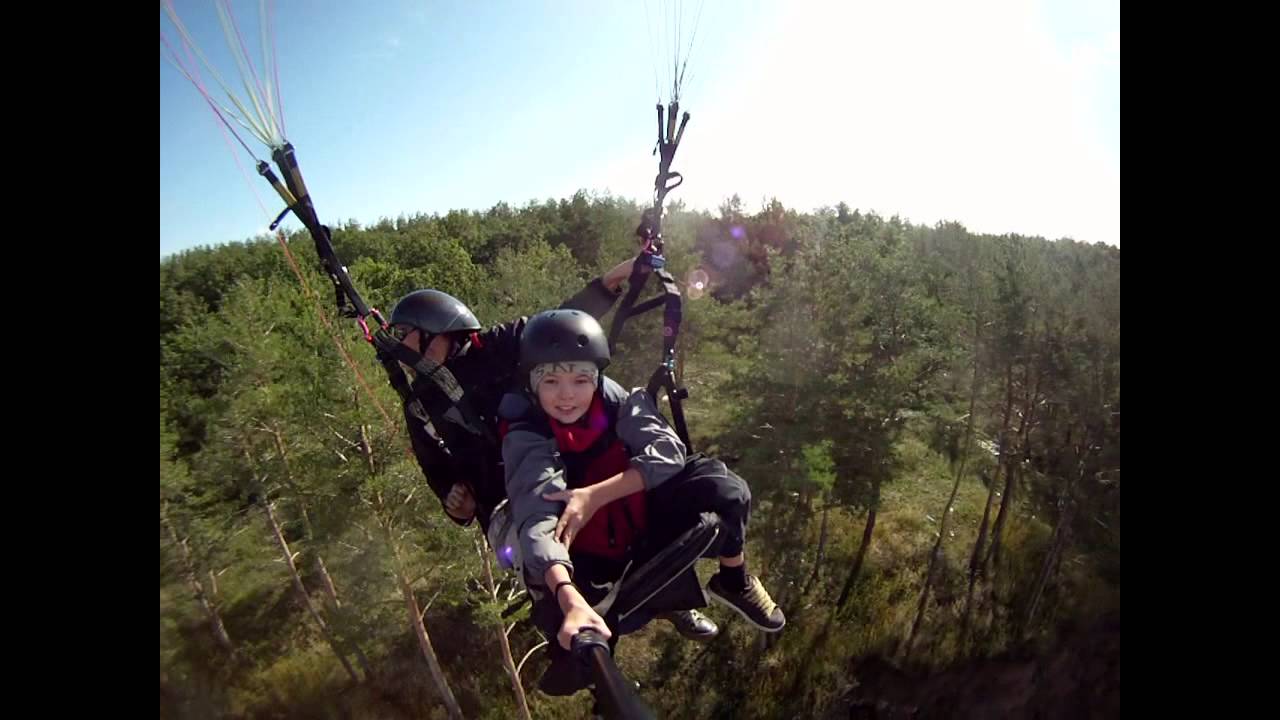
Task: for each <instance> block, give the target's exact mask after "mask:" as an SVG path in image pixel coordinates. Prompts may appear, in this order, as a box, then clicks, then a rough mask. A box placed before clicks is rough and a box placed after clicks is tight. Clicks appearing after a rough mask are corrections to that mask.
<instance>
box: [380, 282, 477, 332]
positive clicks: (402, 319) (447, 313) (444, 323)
mask: <svg viewBox="0 0 1280 720" xmlns="http://www.w3.org/2000/svg"><path fill="white" fill-rule="evenodd" d="M391 324H392V325H410V326H412V327H416V328H418V329H419V330H421V331H422V332H424V333H427V334H428V335H432V336H434V335H440V334H443V333H454V332H474V331H476V330H479V329H480V322H479V321H478V320H476V316H475V315H474V314H473V313H472V312H471V311H470V310H469V309H467V306H466V305H463V304H462V303H461V302H459V301H458V299H457V298H455V297H454V296H452V295H450V294H449V293H443V292H440V291H439V290H417V291H415V292H411V293H409V294H408V295H405V296H404V297H402V298H400V302H398V303H396V306H395V309H394V310H392V311H391Z"/></svg>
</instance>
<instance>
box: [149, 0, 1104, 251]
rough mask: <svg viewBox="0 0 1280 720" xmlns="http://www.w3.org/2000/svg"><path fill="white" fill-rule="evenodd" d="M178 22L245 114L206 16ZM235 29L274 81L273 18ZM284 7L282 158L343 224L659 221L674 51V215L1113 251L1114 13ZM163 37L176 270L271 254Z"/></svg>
mask: <svg viewBox="0 0 1280 720" xmlns="http://www.w3.org/2000/svg"><path fill="white" fill-rule="evenodd" d="M173 3H174V4H173V7H174V9H175V10H176V12H177V14H178V16H179V17H180V18H181V20H182V21H183V23H184V24H185V25H186V27H187V28H188V30H189V31H190V33H191V37H192V38H193V40H194V41H195V44H196V46H197V47H199V49H200V50H201V51H202V52H203V53H204V54H205V56H206V57H207V58H208V60H209V62H210V63H211V64H212V65H213V66H214V68H215V69H216V70H217V71H218V73H219V74H221V76H222V78H223V79H224V80H226V81H227V82H228V84H229V85H230V87H231V88H232V90H233V91H234V92H235V94H236V96H237V98H238V99H240V100H241V101H242V102H243V101H245V100H246V99H247V98H248V95H247V94H246V93H245V92H244V91H243V87H242V85H241V81H240V74H239V72H238V70H237V66H236V63H235V61H234V60H233V57H232V55H231V53H230V52H229V51H228V50H227V43H226V40H225V37H224V35H223V30H222V26H221V25H220V23H219V21H218V15H217V12H216V10H215V7H214V5H213V4H212V3H211V2H208V1H207V0H173ZM230 7H231V9H232V15H233V16H234V18H235V21H236V26H237V27H238V28H239V31H240V37H241V38H243V41H244V43H245V47H246V48H247V49H248V51H249V55H250V59H251V61H252V62H253V63H254V64H255V70H261V69H262V67H263V65H262V63H261V59H262V53H261V41H260V38H261V31H262V29H263V23H262V22H261V20H260V17H261V16H260V13H259V3H258V2H256V1H255V2H249V1H248V0H231V3H230ZM268 7H269V8H270V13H269V16H268V17H269V23H268V25H269V26H270V30H271V32H270V33H269V35H268V36H269V38H270V39H271V44H273V45H274V48H275V53H276V65H277V68H278V85H279V88H280V99H281V106H282V108H283V111H282V113H280V114H281V115H282V118H283V125H284V136H285V137H286V138H287V139H288V140H289V141H290V142H292V143H293V145H294V147H295V149H296V153H297V157H298V161H299V163H300V166H301V168H302V171H303V174H304V177H305V179H306V183H307V186H308V188H309V190H310V192H311V195H312V197H313V199H314V201H315V204H316V207H317V210H318V211H319V214H320V217H321V219H322V221H324V222H326V223H328V224H338V223H341V222H346V221H349V220H355V221H358V222H360V223H361V224H364V225H369V224H373V223H375V222H377V221H378V220H379V219H381V218H395V217H397V216H400V215H406V216H408V215H413V214H416V213H428V214H430V213H445V212H448V211H449V210H451V209H464V208H465V209H471V210H485V209H488V208H490V207H493V206H494V205H496V204H497V203H499V202H507V203H509V204H511V205H513V206H519V205H523V204H525V203H527V202H529V201H543V200H546V199H549V198H556V199H559V198H567V197H570V196H571V195H572V194H573V193H574V192H576V191H578V190H580V189H581V190H587V191H594V192H610V193H613V194H615V195H621V196H623V197H628V198H632V199H635V200H638V201H641V202H650V201H651V194H652V185H653V177H654V174H655V173H656V171H657V159H656V158H655V157H653V156H652V155H651V152H652V150H653V145H654V142H655V140H656V137H657V122H656V112H655V110H654V105H655V103H656V102H658V101H659V100H661V101H662V102H666V101H668V100H669V98H670V94H671V93H670V75H671V65H672V58H673V55H674V54H675V53H674V52H673V49H672V48H673V47H674V46H675V45H676V44H677V43H676V40H677V39H678V40H679V42H678V45H679V48H680V49H679V57H680V58H682V59H684V58H687V64H686V65H685V66H684V67H685V68H686V69H685V75H684V83H683V85H682V89H681V94H680V100H681V103H680V104H681V110H687V111H689V112H690V114H691V116H692V119H691V120H690V121H689V126H688V129H687V130H686V132H685V135H684V138H683V140H682V142H681V144H680V148H679V151H678V153H677V155H676V159H675V162H674V163H673V165H672V168H673V169H674V170H678V171H679V172H681V173H682V174H683V175H684V177H685V182H684V184H683V185H681V186H680V187H679V188H678V189H677V190H675V191H673V192H672V193H671V195H670V196H669V197H668V200H675V199H679V200H683V201H684V202H685V203H686V205H687V206H688V207H691V208H695V209H705V210H710V211H713V212H714V211H715V210H716V208H717V207H719V206H720V205H721V204H722V203H723V202H724V201H725V200H726V199H727V198H729V197H730V196H732V195H734V194H737V195H739V196H740V197H741V199H742V201H743V204H744V206H745V208H746V209H747V210H748V211H754V210H757V209H759V208H760V207H761V206H762V205H764V204H766V203H767V202H768V201H769V200H770V199H772V198H776V199H777V200H779V201H780V202H782V203H783V205H785V206H786V207H788V208H794V209H797V210H800V211H804V212H808V211H813V210H815V209H818V208H821V207H824V206H834V205H836V204H837V203H839V202H842V201H843V202H845V203H847V204H848V205H849V206H850V207H853V208H858V209H861V210H863V211H874V212H876V213H879V214H880V215H882V216H886V217H887V216H891V215H898V216H900V217H902V218H904V219H906V220H909V221H910V222H913V223H916V224H924V225H933V224H935V223H937V222H943V221H954V222H959V223H961V224H963V225H964V226H965V227H967V228H968V229H969V230H970V231H972V232H978V233H993V234H1001V233H1018V234H1021V235H1028V236H1036V235H1038V236H1042V237H1045V238H1048V239H1051V240H1052V239H1058V238H1064V237H1069V238H1073V239H1075V240H1080V241H1083V242H1090V243H1092V242H1104V243H1108V244H1111V245H1116V246H1118V245H1119V244H1120V7H1119V0H969V1H966V2H954V1H952V2H946V1H940V0H883V1H882V0H874V1H872V0H842V1H840V2H830V3H826V2H816V1H804V0H792V1H791V2H772V1H766V0H742V1H737V2H725V1H723V0H705V1H704V0H681V1H679V2H677V0H632V1H629V2H621V1H613V0H593V1H591V2H588V1H586V0H561V1H559V2H551V1H549V0H548V1H546V2H535V1H533V0H528V1H523V2H516V1H515V0H486V1H485V2H461V1H457V2H443V1H440V0H431V1H429V2H428V1H424V0H383V1H382V2H378V3H351V2H346V1H344V0H277V2H274V3H271V4H270V5H269V6H268ZM695 28H696V32H695ZM160 29H161V37H162V43H161V59H160V255H161V257H164V256H165V255H168V254H171V253H174V252H178V251H181V250H184V249H187V248H190V247H194V246H197V245H214V244H220V243H225V242H232V241H240V240H244V239H247V238H250V237H253V236H256V235H258V234H261V233H263V232H266V229H267V225H268V224H269V222H270V220H271V219H272V218H274V216H275V215H276V213H277V212H278V211H279V210H280V209H282V208H283V204H282V202H281V201H280V199H279V198H278V197H277V196H276V195H275V193H274V192H273V191H272V190H271V188H270V187H269V186H268V185H267V184H266V182H264V181H263V180H262V179H261V178H260V177H258V175H257V173H256V172H255V171H254V169H253V160H252V159H251V158H250V157H249V154H248V153H247V152H246V151H245V150H244V148H242V147H240V145H239V144H238V143H237V141H236V140H234V139H231V138H230V136H228V135H226V134H225V133H223V132H222V131H221V130H220V129H219V128H220V127H221V125H222V124H221V122H220V121H219V120H218V119H217V118H216V116H215V115H214V114H213V112H211V110H210V109H209V106H208V104H207V103H206V102H205V100H204V99H203V98H202V96H201V95H200V93H199V92H198V91H197V89H196V88H195V86H194V85H192V84H191V83H190V82H189V81H188V80H187V79H186V78H185V77H183V76H182V75H181V74H180V73H179V72H178V71H177V70H176V69H175V68H174V66H173V65H172V64H171V63H170V62H169V61H168V60H166V55H167V52H166V50H165V45H164V42H163V41H164V40H167V41H168V43H169V44H170V46H171V47H173V48H174V49H176V50H177V51H178V52H179V53H184V51H183V50H182V43H181V36H180V35H179V33H178V32H177V30H176V29H175V27H174V25H173V24H172V23H171V21H170V20H169V18H168V16H167V15H166V14H165V13H164V12H163V11H162V12H161V23H160ZM677 30H678V32H677ZM182 59H183V61H184V62H190V60H188V58H187V57H186V56H185V55H183V56H182ZM196 67H197V68H198V69H199V71H200V73H201V75H202V77H203V79H204V82H205V85H206V87H207V88H208V89H209V91H210V94H211V95H212V96H213V97H214V99H215V100H217V101H218V102H220V103H222V104H227V105H229V104H230V102H229V101H228V100H227V99H226V95H225V94H224V93H223V92H222V91H221V90H220V89H219V88H218V86H217V84H216V83H215V82H214V80H213V79H212V76H211V74H210V73H209V71H208V70H207V69H206V67H205V66H203V65H197V66H196ZM233 125H234V123H233ZM236 129H237V130H238V131H239V135H240V137H241V138H243V140H244V142H245V143H246V144H247V145H248V146H249V148H250V149H251V150H252V151H253V153H254V155H255V156H257V157H259V158H269V154H270V151H269V149H268V148H266V147H265V146H264V145H262V144H261V143H260V142H258V141H257V140H256V139H254V138H253V137H252V136H251V135H250V134H249V133H248V132H246V131H244V130H243V129H242V128H240V127H239V126H236ZM237 163H239V164H237ZM286 223H287V224H286V227H291V228H296V227H298V224H297V221H296V220H294V219H292V218H290V219H289V220H287V221H286Z"/></svg>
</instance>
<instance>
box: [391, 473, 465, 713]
mask: <svg viewBox="0 0 1280 720" xmlns="http://www.w3.org/2000/svg"><path fill="white" fill-rule="evenodd" d="M378 505H379V509H380V510H384V511H385V507H386V506H385V504H384V503H383V502H382V498H381V495H379V497H378ZM382 529H383V531H384V532H385V533H386V537H387V544H388V545H389V546H390V547H391V555H392V559H393V560H394V561H395V575H396V584H397V585H399V587H400V595H401V596H402V597H403V598H404V607H405V611H406V612H407V613H408V614H409V625H410V627H412V628H413V634H414V635H416V636H417V638H418V647H419V648H420V649H421V650H422V657H423V658H425V659H426V661H427V669H428V670H429V671H430V673H431V680H432V682H434V683H435V686H436V692H438V693H440V699H441V701H442V702H444V706H445V709H447V710H448V711H449V717H451V718H454V720H461V719H462V707H461V706H460V705H458V700H457V698H455V697H454V696H453V690H452V689H451V688H450V687H449V679H448V678H446V677H445V674H444V668H442V667H441V666H440V659H439V658H438V657H436V650H435V647H434V646H432V644H431V636H430V635H429V634H428V633H427V626H426V624H425V623H424V622H423V620H422V616H423V614H424V612H425V611H424V610H423V609H422V608H420V607H419V605H418V598H417V597H415V596H414V594H413V586H412V585H411V584H410V583H409V578H408V576H407V574H406V571H405V565H404V562H403V561H402V557H401V553H400V546H399V544H398V543H397V542H396V541H395V536H394V535H393V534H392V530H391V525H390V523H389V521H388V520H387V519H386V518H383V520H382Z"/></svg>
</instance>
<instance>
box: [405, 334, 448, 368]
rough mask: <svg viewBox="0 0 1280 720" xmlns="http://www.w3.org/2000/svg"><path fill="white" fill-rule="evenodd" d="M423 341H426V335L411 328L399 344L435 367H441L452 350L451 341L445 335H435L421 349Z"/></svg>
mask: <svg viewBox="0 0 1280 720" xmlns="http://www.w3.org/2000/svg"><path fill="white" fill-rule="evenodd" d="M424 339H426V335H425V334H424V333H423V332H422V331H421V330H419V329H418V328H411V329H410V330H409V332H407V333H405V335H404V337H402V338H401V340H400V342H401V343H402V344H404V345H407V346H408V347H409V348H410V349H411V350H413V351H414V352H416V353H418V354H420V355H425V356H426V357H427V358H429V359H430V360H431V361H432V362H434V363H436V364H437V365H443V364H444V361H445V360H446V359H448V357H449V353H450V351H452V350H453V339H452V338H450V337H449V336H447V335H437V336H435V337H433V338H431V342H430V343H428V344H427V346H426V348H423V347H422V342H423V340H424Z"/></svg>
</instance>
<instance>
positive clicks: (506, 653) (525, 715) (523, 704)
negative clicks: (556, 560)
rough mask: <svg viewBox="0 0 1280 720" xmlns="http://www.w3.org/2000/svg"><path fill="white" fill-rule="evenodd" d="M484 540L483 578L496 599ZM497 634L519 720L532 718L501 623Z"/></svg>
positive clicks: (495, 585)
mask: <svg viewBox="0 0 1280 720" xmlns="http://www.w3.org/2000/svg"><path fill="white" fill-rule="evenodd" d="M484 547H485V546H484V540H483V539H482V540H481V541H480V545H479V549H480V556H481V558H483V560H484V580H485V583H486V586H487V587H488V590H489V597H490V598H491V599H492V600H493V601H494V602H497V601H498V584H497V583H496V582H494V580H493V565H492V562H491V561H490V557H489V553H487V552H485V549H484ZM495 634H496V635H497V636H498V647H500V648H502V665H503V667H505V668H506V670H507V675H508V676H510V678H511V690H512V692H514V693H515V695H516V707H517V708H518V709H519V711H520V718H521V720H532V716H531V715H530V714H529V701H528V700H527V699H526V698H525V695H524V686H523V685H522V684H521V683H520V674H519V672H518V671H517V670H516V662H515V658H513V657H512V656H511V643H510V642H509V641H508V639H507V631H506V629H505V628H504V627H503V626H502V625H498V627H497V628H496V633H495Z"/></svg>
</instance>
